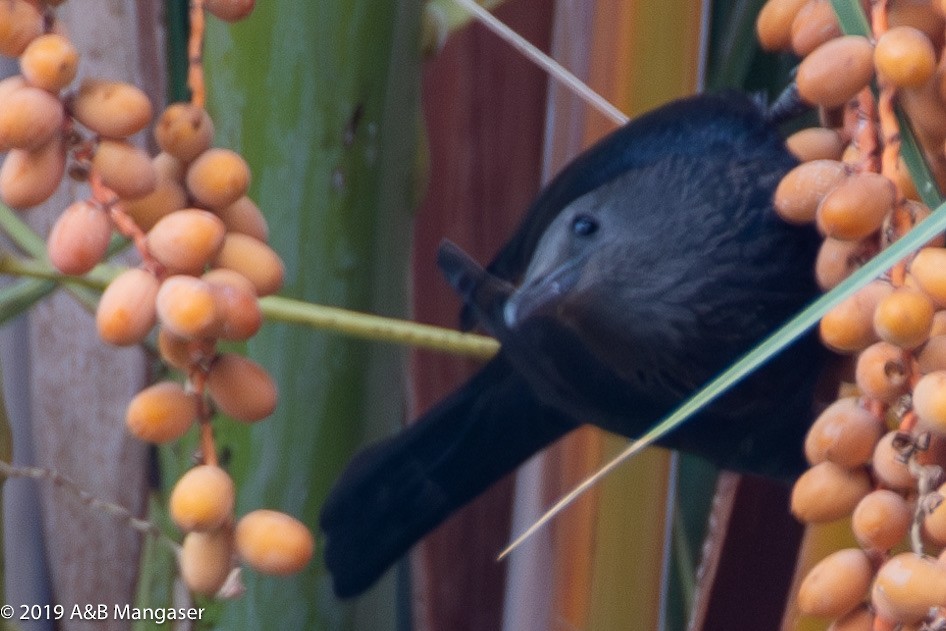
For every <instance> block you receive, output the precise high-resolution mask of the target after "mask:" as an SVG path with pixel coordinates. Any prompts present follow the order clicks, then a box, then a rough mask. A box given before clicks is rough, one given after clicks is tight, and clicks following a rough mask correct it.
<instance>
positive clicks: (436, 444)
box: [320, 354, 576, 598]
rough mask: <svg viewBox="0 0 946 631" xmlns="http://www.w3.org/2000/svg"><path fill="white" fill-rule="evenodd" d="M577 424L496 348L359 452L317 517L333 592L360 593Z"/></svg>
mask: <svg viewBox="0 0 946 631" xmlns="http://www.w3.org/2000/svg"><path fill="white" fill-rule="evenodd" d="M574 427H576V424H575V423H574V422H573V421H571V420H569V419H568V418H567V417H565V416H563V415H562V414H561V413H560V412H556V411H555V410H552V409H551V408H548V407H546V406H544V405H542V404H541V403H539V402H538V400H537V399H535V397H534V396H533V395H532V393H531V391H530V390H529V388H528V386H527V385H526V384H525V382H524V381H523V380H522V379H521V377H519V376H518V375H517V374H516V373H514V372H513V371H512V369H511V367H510V366H509V363H508V361H507V360H506V359H505V357H504V356H503V355H502V354H500V355H499V356H497V357H496V358H494V359H493V360H491V361H490V362H489V363H488V364H487V365H486V366H485V367H484V368H483V369H482V370H481V371H480V372H479V373H477V374H476V375H475V376H474V377H473V378H472V379H471V380H470V381H469V382H468V383H467V384H466V385H465V386H463V387H461V388H460V389H459V390H457V391H456V392H454V393H453V394H452V395H451V396H450V397H448V398H447V399H445V400H444V401H442V402H440V403H439V404H438V405H437V406H436V407H434V408H433V409H431V410H430V411H429V412H428V413H427V414H425V415H424V416H423V417H421V418H420V419H419V420H418V421H417V422H415V423H414V424H413V425H411V426H410V427H409V428H407V429H406V430H404V431H402V432H400V433H399V434H397V435H395V436H393V437H391V438H388V439H386V440H384V441H382V442H380V443H378V444H376V445H374V446H372V447H369V448H367V449H365V450H364V451H362V452H361V453H359V454H357V455H356V456H355V458H354V459H353V460H352V461H351V463H350V464H349V465H348V467H347V469H346V470H345V471H344V473H343V474H342V476H341V477H340V478H339V480H338V481H337V482H336V483H335V486H334V487H333V488H332V490H331V492H330V494H329V497H328V499H327V501H326V503H325V505H324V507H323V509H322V514H321V519H320V526H321V528H322V530H323V531H324V533H325V535H326V539H327V542H326V547H325V563H326V565H327V567H328V569H329V571H330V572H331V574H332V578H333V580H334V585H335V592H336V594H338V596H339V597H342V598H347V597H351V596H356V595H358V594H360V593H361V592H363V591H364V590H365V589H367V588H368V587H370V586H371V585H372V584H373V583H374V582H375V581H376V580H377V579H378V578H379V577H380V576H381V574H382V573H383V572H384V571H385V570H386V569H387V568H388V567H389V566H391V565H392V564H393V563H394V562H395V561H396V560H397V559H398V558H400V557H401V556H402V555H403V554H404V553H405V552H407V550H408V549H409V548H410V547H411V546H413V545H414V543H416V542H417V541H418V540H420V539H421V538H422V537H423V536H424V535H425V534H426V533H428V532H429V531H430V530H432V529H433V528H434V527H436V526H437V525H438V524H440V522H442V521H443V520H444V519H445V518H446V517H447V516H448V515H449V514H450V513H451V512H453V511H454V510H455V509H456V508H459V507H460V506H462V505H464V504H466V503H467V502H469V501H470V500H472V499H473V498H474V497H476V496H477V495H479V494H480V493H481V492H483V491H484V490H485V489H486V488H487V487H489V486H490V485H492V484H493V483H494V482H495V481H497V480H499V479H500V478H501V477H503V476H504V475H505V474H506V473H508V472H510V471H512V470H513V469H515V468H516V467H517V466H518V465H520V464H521V463H522V462H524V461H525V460H526V459H528V458H529V457H530V456H531V455H532V454H534V453H536V452H537V451H539V450H541V449H542V448H543V447H545V446H547V445H549V444H550V443H552V442H554V441H555V440H557V439H558V438H559V437H561V436H562V435H564V434H565V433H567V432H569V431H570V430H571V429H573V428H574Z"/></svg>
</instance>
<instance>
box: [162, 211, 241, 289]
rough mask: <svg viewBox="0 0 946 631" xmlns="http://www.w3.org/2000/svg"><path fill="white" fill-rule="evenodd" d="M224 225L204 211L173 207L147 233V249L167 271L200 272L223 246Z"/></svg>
mask: <svg viewBox="0 0 946 631" xmlns="http://www.w3.org/2000/svg"><path fill="white" fill-rule="evenodd" d="M224 231H225V228H224V225H223V222H222V221H220V219H219V218H218V217H217V216H216V215H214V214H213V213H211V212H210V211H207V210H200V209H199V208H188V209H184V210H175V211H174V212H172V213H170V214H168V215H167V216H165V217H163V218H161V219H160V220H158V222H157V223H156V224H155V225H154V227H153V228H151V230H150V231H149V232H148V236H147V243H148V250H149V251H150V252H151V254H152V255H153V256H154V258H156V259H157V260H158V261H159V262H160V263H161V264H162V265H164V266H165V267H166V268H167V269H168V271H170V272H171V273H175V274H200V273H201V272H202V271H203V270H204V268H205V267H206V266H207V264H208V263H209V262H210V260H211V259H212V258H213V257H214V256H216V254H217V252H219V251H220V247H221V246H222V245H223V236H224Z"/></svg>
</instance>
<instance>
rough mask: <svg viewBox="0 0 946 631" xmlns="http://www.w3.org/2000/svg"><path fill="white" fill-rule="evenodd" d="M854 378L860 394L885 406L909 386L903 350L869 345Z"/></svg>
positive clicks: (881, 344)
mask: <svg viewBox="0 0 946 631" xmlns="http://www.w3.org/2000/svg"><path fill="white" fill-rule="evenodd" d="M854 375H855V380H856V382H857V387H858V388H860V390H861V392H863V393H864V394H865V395H867V396H868V397H871V398H873V399H879V400H880V401H884V402H887V403H890V402H892V401H893V400H894V399H896V398H897V397H899V396H901V395H902V394H904V393H905V392H906V390H907V387H908V386H909V369H908V367H907V365H906V362H905V360H904V356H903V350H902V349H901V348H899V347H897V346H894V345H893V344H889V343H887V342H877V343H875V344H871V345H870V346H868V347H867V348H865V349H864V350H863V351H861V354H860V355H859V356H858V358H857V365H856V369H855V373H854ZM878 438H879V437H878Z"/></svg>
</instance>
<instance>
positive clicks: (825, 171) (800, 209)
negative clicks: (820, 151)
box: [773, 160, 851, 224]
mask: <svg viewBox="0 0 946 631" xmlns="http://www.w3.org/2000/svg"><path fill="white" fill-rule="evenodd" d="M850 174H851V171H850V168H849V167H848V166H847V165H846V164H844V163H842V162H838V161H837V160H812V161H811V162H805V163H803V164H800V165H798V166H797V167H795V168H794V169H792V170H791V171H789V172H788V173H786V174H785V177H783V178H782V181H781V182H779V184H778V187H777V188H776V189H775V197H774V198H773V204H774V205H775V211H776V212H777V213H778V214H779V216H780V217H781V218H782V219H784V220H785V221H787V222H789V223H794V224H805V223H811V222H812V221H814V220H815V214H816V212H817V210H818V205H819V204H820V203H821V200H822V199H824V196H825V195H827V194H828V192H829V191H831V190H832V189H834V188H835V187H836V186H837V185H838V184H840V183H841V182H843V181H844V180H845V179H846V178H847V177H848V176H850Z"/></svg>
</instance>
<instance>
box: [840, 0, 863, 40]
mask: <svg viewBox="0 0 946 631" xmlns="http://www.w3.org/2000/svg"><path fill="white" fill-rule="evenodd" d="M831 6H832V7H833V8H834V13H835V14H836V15H837V16H838V23H839V24H840V25H841V30H842V31H844V33H845V34H847V35H864V36H865V37H870V35H871V31H870V23H869V22H868V21H867V17H866V16H865V15H864V11H863V10H861V3H860V0H831Z"/></svg>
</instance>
